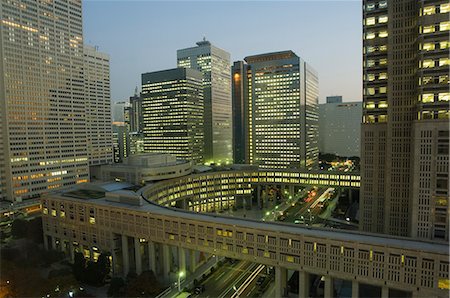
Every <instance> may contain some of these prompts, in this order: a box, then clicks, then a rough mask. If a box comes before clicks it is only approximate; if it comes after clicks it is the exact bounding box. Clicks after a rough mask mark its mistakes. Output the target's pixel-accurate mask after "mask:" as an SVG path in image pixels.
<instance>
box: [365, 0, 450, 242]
mask: <svg viewBox="0 0 450 298" xmlns="http://www.w3.org/2000/svg"><path fill="white" fill-rule="evenodd" d="M363 5H364V6H363V11H364V13H363V18H364V20H363V21H364V29H363V34H364V42H363V45H364V108H363V124H362V129H361V133H362V135H361V139H362V142H361V145H362V147H361V150H362V160H361V162H362V171H361V179H362V182H361V216H360V218H361V221H362V222H361V229H362V230H365V231H372V232H380V233H388V234H393V235H402V236H414V237H418V238H426V239H442V240H447V241H448V231H449V230H448V227H449V217H448V214H449V212H448V210H449V179H448V171H449V164H448V162H449V160H448V153H449V151H448V150H449V149H448V148H449V147H448V140H449V128H448V119H449V97H450V93H449V85H448V82H449V80H448V70H449V64H450V60H449V29H450V21H449V11H450V6H449V4H448V1H425V0H423V1H413V0H398V1H386V0H383V1H369V0H365V1H364V3H363Z"/></svg>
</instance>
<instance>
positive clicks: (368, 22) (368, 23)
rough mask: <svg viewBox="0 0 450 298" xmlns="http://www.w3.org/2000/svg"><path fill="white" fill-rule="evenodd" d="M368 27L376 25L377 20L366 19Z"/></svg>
mask: <svg viewBox="0 0 450 298" xmlns="http://www.w3.org/2000/svg"><path fill="white" fill-rule="evenodd" d="M366 25H375V18H374V17H372V18H367V19H366Z"/></svg>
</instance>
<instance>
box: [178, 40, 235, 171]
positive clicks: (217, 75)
mask: <svg viewBox="0 0 450 298" xmlns="http://www.w3.org/2000/svg"><path fill="white" fill-rule="evenodd" d="M177 65H178V67H187V68H192V69H196V70H198V71H200V72H201V73H202V75H203V96H204V143H205V145H204V146H205V147H204V161H205V162H207V163H212V162H214V163H229V162H231V161H232V149H233V148H232V140H231V130H232V127H231V125H232V121H231V79H230V54H229V53H228V52H226V51H224V50H222V49H220V48H218V47H216V46H214V45H212V44H211V43H210V42H209V41H207V40H205V39H203V41H200V42H197V46H196V47H192V48H186V49H181V50H178V51H177Z"/></svg>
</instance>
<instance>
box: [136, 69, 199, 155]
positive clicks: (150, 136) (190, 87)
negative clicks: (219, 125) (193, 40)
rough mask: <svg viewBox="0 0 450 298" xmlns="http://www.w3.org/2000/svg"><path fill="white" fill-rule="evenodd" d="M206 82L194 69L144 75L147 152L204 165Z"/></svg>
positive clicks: (143, 94) (143, 100)
mask: <svg viewBox="0 0 450 298" xmlns="http://www.w3.org/2000/svg"><path fill="white" fill-rule="evenodd" d="M202 79H203V75H202V73H201V72H199V71H197V70H195V69H190V68H175V69H169V70H163V71H156V72H150V73H144V74H142V109H143V122H144V150H145V152H149V153H168V154H173V155H175V156H176V157H177V158H179V159H183V160H188V161H192V162H193V163H194V164H195V163H199V162H202V161H203V146H204V144H203V85H202Z"/></svg>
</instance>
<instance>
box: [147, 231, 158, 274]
mask: <svg viewBox="0 0 450 298" xmlns="http://www.w3.org/2000/svg"><path fill="white" fill-rule="evenodd" d="M148 262H149V264H148V269H150V270H151V271H153V273H154V274H155V276H156V253H155V243H154V242H153V241H150V240H149V241H148Z"/></svg>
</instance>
